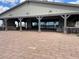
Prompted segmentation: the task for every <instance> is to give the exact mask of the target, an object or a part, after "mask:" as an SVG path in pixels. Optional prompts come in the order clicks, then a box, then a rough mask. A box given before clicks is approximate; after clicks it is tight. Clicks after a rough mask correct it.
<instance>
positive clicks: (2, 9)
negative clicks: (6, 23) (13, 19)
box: [0, 6, 9, 13]
mask: <svg viewBox="0 0 79 59" xmlns="http://www.w3.org/2000/svg"><path fill="white" fill-rule="evenodd" d="M8 9H9V7H3V6H0V13H2V12H4V11H6V10H8Z"/></svg>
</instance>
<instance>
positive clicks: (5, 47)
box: [0, 31, 79, 59]
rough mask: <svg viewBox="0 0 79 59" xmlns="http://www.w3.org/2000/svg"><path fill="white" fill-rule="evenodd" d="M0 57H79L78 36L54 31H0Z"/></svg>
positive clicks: (26, 58) (61, 58)
mask: <svg viewBox="0 0 79 59" xmlns="http://www.w3.org/2000/svg"><path fill="white" fill-rule="evenodd" d="M0 59H79V37H77V36H76V35H71V34H62V33H55V32H40V33H39V32H30V31H23V32H19V31H8V32H5V31H2V32H0Z"/></svg>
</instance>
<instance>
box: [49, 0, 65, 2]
mask: <svg viewBox="0 0 79 59" xmlns="http://www.w3.org/2000/svg"><path fill="white" fill-rule="evenodd" d="M48 1H50V2H63V0H48Z"/></svg>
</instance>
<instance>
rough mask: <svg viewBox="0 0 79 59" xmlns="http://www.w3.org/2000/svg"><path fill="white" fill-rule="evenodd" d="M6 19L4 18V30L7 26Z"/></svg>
mask: <svg viewBox="0 0 79 59" xmlns="http://www.w3.org/2000/svg"><path fill="white" fill-rule="evenodd" d="M7 20H8V19H4V27H5V31H7V30H8V28H7Z"/></svg>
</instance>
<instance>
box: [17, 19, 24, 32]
mask: <svg viewBox="0 0 79 59" xmlns="http://www.w3.org/2000/svg"><path fill="white" fill-rule="evenodd" d="M18 19H19V21H20V31H22V19H23V18H18Z"/></svg>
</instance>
